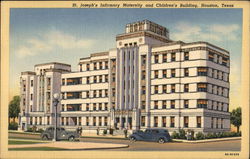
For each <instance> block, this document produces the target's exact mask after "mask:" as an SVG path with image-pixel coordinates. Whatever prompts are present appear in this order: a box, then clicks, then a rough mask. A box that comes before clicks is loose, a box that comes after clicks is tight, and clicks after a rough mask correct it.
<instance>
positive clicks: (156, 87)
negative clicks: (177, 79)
mask: <svg viewBox="0 0 250 159" xmlns="http://www.w3.org/2000/svg"><path fill="white" fill-rule="evenodd" d="M155 94H158V86H155Z"/></svg>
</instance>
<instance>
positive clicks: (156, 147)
mask: <svg viewBox="0 0 250 159" xmlns="http://www.w3.org/2000/svg"><path fill="white" fill-rule="evenodd" d="M9 136H11V137H22V138H23V137H26V138H30V139H38V138H39V136H38V135H26V134H9ZM80 141H82V142H99V143H119V144H128V145H129V147H128V148H121V149H110V150H108V149H106V150H104V151H240V145H241V140H231V141H219V142H208V143H180V142H170V143H164V144H159V143H156V142H143V141H137V142H134V143H131V142H130V141H128V140H121V139H101V138H81V139H80Z"/></svg>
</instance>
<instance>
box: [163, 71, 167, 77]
mask: <svg viewBox="0 0 250 159" xmlns="http://www.w3.org/2000/svg"><path fill="white" fill-rule="evenodd" d="M162 76H163V78H167V70H162Z"/></svg>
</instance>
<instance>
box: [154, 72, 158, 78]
mask: <svg viewBox="0 0 250 159" xmlns="http://www.w3.org/2000/svg"><path fill="white" fill-rule="evenodd" d="M154 73H155V78H158V77H159V71H158V70H156V71H154Z"/></svg>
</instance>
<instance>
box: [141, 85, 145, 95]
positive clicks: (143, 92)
mask: <svg viewBox="0 0 250 159" xmlns="http://www.w3.org/2000/svg"><path fill="white" fill-rule="evenodd" d="M141 90H142V94H146V86H142V87H141Z"/></svg>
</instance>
